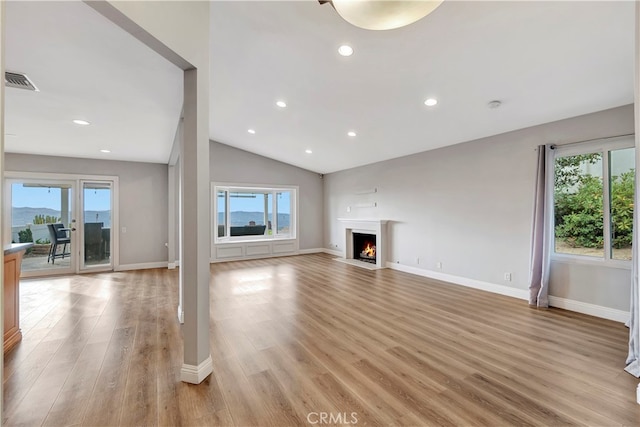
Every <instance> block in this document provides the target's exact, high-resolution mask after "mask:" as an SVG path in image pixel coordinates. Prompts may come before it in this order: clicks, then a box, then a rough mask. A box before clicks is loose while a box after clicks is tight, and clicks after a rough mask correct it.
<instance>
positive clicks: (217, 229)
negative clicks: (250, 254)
mask: <svg viewBox="0 0 640 427" xmlns="http://www.w3.org/2000/svg"><path fill="white" fill-rule="evenodd" d="M213 194H214V195H215V201H214V212H216V214H215V215H214V216H213V222H214V224H213V225H214V227H213V230H214V236H215V241H216V242H218V243H220V242H225V241H242V240H254V239H275V238H280V239H294V238H295V237H296V235H295V230H296V229H295V224H296V203H295V202H296V196H297V189H296V188H288V187H282V188H271V187H239V186H222V185H214V188H213ZM274 213H275V214H274Z"/></svg>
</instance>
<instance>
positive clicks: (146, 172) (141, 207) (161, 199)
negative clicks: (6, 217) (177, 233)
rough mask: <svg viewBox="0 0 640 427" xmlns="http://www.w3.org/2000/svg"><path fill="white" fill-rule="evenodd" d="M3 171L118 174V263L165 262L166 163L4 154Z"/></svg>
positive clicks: (166, 219)
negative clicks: (122, 229) (123, 230)
mask: <svg viewBox="0 0 640 427" xmlns="http://www.w3.org/2000/svg"><path fill="white" fill-rule="evenodd" d="M5 170H7V171H18V172H48V173H69V174H85V175H112V176H118V177H119V187H120V188H119V192H120V194H119V197H120V198H119V206H120V212H119V213H120V227H126V228H127V232H126V233H125V234H122V233H120V236H119V238H120V265H127V264H140V263H157V262H166V261H167V248H166V246H165V243H166V242H167V221H168V218H167V216H168V213H167V203H168V199H167V191H168V190H167V165H162V164H154V163H138V162H120V161H108V160H91V159H76V158H68V157H51V156H35V155H30V154H13V153H7V154H5Z"/></svg>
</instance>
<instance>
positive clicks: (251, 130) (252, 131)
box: [247, 129, 256, 135]
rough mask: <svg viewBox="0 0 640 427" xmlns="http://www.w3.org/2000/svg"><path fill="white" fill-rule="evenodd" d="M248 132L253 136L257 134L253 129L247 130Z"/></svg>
mask: <svg viewBox="0 0 640 427" xmlns="http://www.w3.org/2000/svg"><path fill="white" fill-rule="evenodd" d="M247 132H249V133H250V134H251V135H255V133H256V131H255V130H253V129H249V130H247Z"/></svg>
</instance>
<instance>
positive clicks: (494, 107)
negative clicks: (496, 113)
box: [487, 100, 502, 109]
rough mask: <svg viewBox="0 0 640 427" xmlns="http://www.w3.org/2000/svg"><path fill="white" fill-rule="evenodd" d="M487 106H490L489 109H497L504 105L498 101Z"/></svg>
mask: <svg viewBox="0 0 640 427" xmlns="http://www.w3.org/2000/svg"><path fill="white" fill-rule="evenodd" d="M487 105H488V106H489V108H491V109H496V108H498V107H499V106H501V105H502V101H498V100H495V101H491V102H489V103H488V104H487Z"/></svg>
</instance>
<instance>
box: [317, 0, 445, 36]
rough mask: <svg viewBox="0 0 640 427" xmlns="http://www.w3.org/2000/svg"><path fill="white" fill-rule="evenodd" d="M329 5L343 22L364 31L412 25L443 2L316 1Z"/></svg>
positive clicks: (388, 0) (436, 0)
mask: <svg viewBox="0 0 640 427" xmlns="http://www.w3.org/2000/svg"><path fill="white" fill-rule="evenodd" d="M318 2H319V3H320V4H325V3H329V4H331V6H333V8H334V9H335V10H336V12H338V15H340V16H341V17H342V19H344V20H345V21H347V22H348V23H350V24H351V25H355V26H356V27H360V28H364V29H365V30H392V29H394V28H400V27H404V26H405V25H409V24H412V23H414V22H416V21H418V20H420V19H422V18H424V17H425V16H427V15H428V14H430V13H431V12H433V11H434V10H435V9H436V8H437V7H438V6H440V4H442V2H443V0H423V1H406V0H395V1H392V0H381V1H364V0H360V1H353V0H318Z"/></svg>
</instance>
